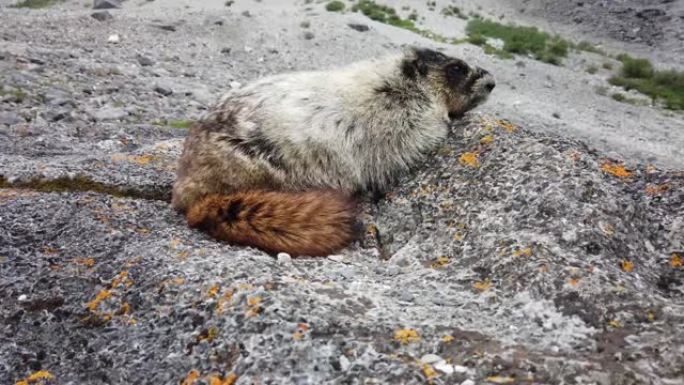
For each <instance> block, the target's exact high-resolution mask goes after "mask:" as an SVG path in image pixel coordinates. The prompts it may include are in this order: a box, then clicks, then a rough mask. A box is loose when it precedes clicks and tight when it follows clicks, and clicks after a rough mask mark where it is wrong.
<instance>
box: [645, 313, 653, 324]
mask: <svg viewBox="0 0 684 385" xmlns="http://www.w3.org/2000/svg"><path fill="white" fill-rule="evenodd" d="M646 319H648V322H653V321H655V314H654V313H653V312H652V311H649V312H648V313H646Z"/></svg>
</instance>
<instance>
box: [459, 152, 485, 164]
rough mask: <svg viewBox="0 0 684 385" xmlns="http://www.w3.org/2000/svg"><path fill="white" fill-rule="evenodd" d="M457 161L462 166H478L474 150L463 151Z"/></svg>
mask: <svg viewBox="0 0 684 385" xmlns="http://www.w3.org/2000/svg"><path fill="white" fill-rule="evenodd" d="M458 161H459V163H461V164H462V165H464V166H470V167H478V166H479V165H480V162H479V161H478V160H477V153H475V152H464V153H463V154H461V156H459V157H458Z"/></svg>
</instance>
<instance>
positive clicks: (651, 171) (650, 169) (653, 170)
mask: <svg viewBox="0 0 684 385" xmlns="http://www.w3.org/2000/svg"><path fill="white" fill-rule="evenodd" d="M656 172H658V169H657V168H656V166H654V165H652V164H649V165H648V166H646V173H647V174H655V173H656Z"/></svg>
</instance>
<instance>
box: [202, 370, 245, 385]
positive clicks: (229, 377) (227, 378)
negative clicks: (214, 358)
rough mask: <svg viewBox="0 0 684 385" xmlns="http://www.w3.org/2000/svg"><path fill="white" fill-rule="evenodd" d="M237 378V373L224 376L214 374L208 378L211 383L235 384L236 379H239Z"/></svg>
mask: <svg viewBox="0 0 684 385" xmlns="http://www.w3.org/2000/svg"><path fill="white" fill-rule="evenodd" d="M237 378H238V376H237V374H235V373H230V374H229V375H227V376H225V377H224V378H221V377H219V376H217V375H214V374H212V375H210V376H209V377H207V380H208V382H209V385H233V384H235V381H237Z"/></svg>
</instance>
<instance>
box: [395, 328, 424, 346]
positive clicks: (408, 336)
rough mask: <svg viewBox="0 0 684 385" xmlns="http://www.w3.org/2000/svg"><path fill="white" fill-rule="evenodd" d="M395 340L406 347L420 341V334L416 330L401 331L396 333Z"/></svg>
mask: <svg viewBox="0 0 684 385" xmlns="http://www.w3.org/2000/svg"><path fill="white" fill-rule="evenodd" d="M394 340H395V341H397V342H399V343H401V344H402V345H406V344H408V343H410V342H418V341H420V334H418V332H417V331H415V330H414V329H399V330H397V331H395V332H394Z"/></svg>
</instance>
